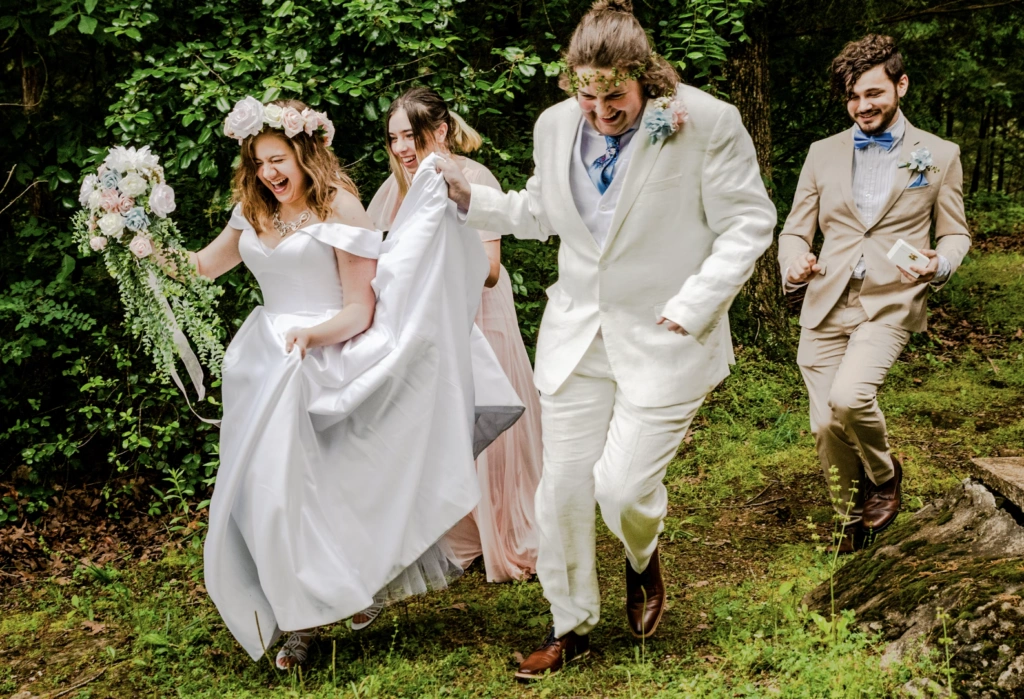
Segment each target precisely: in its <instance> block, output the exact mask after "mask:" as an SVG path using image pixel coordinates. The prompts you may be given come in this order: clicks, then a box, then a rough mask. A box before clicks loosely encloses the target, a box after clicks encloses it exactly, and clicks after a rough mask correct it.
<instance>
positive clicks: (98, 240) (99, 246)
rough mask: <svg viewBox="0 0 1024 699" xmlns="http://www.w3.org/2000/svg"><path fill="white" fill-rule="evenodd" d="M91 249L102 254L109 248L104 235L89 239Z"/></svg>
mask: <svg viewBox="0 0 1024 699" xmlns="http://www.w3.org/2000/svg"><path fill="white" fill-rule="evenodd" d="M89 247H90V248H92V249H93V251H94V252H101V251H102V250H103V249H104V248H106V247H107V239H106V238H104V237H103V236H102V235H96V236H93V237H92V238H89Z"/></svg>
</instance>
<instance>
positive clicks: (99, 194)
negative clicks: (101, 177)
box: [88, 189, 103, 210]
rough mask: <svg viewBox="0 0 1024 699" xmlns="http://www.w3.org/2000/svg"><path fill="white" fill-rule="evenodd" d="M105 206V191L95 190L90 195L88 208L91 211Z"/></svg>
mask: <svg viewBox="0 0 1024 699" xmlns="http://www.w3.org/2000/svg"><path fill="white" fill-rule="evenodd" d="M102 205H103V191H102V190H100V189H94V190H93V191H92V192H90V193H89V201H88V206H89V208H90V209H93V210H95V209H98V208H100V206H102Z"/></svg>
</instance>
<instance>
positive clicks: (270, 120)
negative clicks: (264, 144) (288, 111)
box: [263, 104, 284, 129]
mask: <svg viewBox="0 0 1024 699" xmlns="http://www.w3.org/2000/svg"><path fill="white" fill-rule="evenodd" d="M282 119H284V108H283V107H279V106H278V105H276V104H267V105H264V107H263V123H265V124H266V125H267V126H270V127H273V128H275V129H280V128H281V125H282Z"/></svg>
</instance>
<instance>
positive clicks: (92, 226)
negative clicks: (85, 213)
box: [89, 218, 96, 231]
mask: <svg viewBox="0 0 1024 699" xmlns="http://www.w3.org/2000/svg"><path fill="white" fill-rule="evenodd" d="M89 230H90V231H94V230H96V219H95V218H90V219H89Z"/></svg>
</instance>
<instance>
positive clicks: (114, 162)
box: [103, 146, 159, 196]
mask: <svg viewBox="0 0 1024 699" xmlns="http://www.w3.org/2000/svg"><path fill="white" fill-rule="evenodd" d="M158 162H159V158H157V157H156V156H155V155H153V154H152V153H150V152H149V146H143V147H142V148H139V149H138V150H136V149H135V147H134V146H129V147H128V148H125V147H124V146H115V147H114V148H111V149H110V153H109V154H108V155H107V158H106V160H104V161H103V164H104V165H106V166H107V167H108V168H110V169H112V170H117V171H118V172H128V171H131V170H135V171H138V172H144V173H149V172H152V171H153V170H155V169H156V168H157V163H158ZM132 196H134V195H132Z"/></svg>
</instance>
